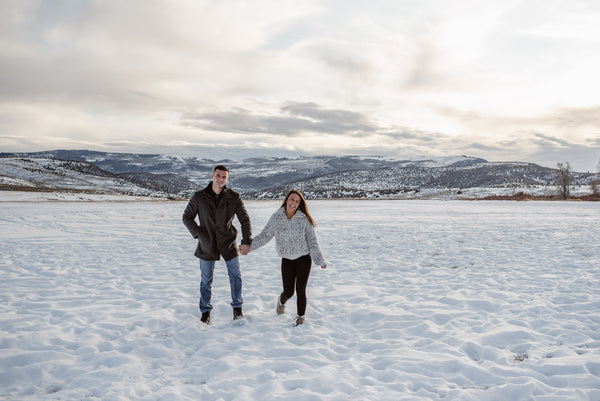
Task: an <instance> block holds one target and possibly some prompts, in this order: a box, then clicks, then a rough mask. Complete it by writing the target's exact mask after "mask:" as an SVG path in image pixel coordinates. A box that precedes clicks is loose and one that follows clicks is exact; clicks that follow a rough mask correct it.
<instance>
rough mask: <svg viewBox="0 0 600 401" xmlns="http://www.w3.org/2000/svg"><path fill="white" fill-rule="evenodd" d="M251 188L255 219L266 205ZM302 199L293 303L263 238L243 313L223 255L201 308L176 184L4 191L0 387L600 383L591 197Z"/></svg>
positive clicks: (555, 395) (164, 396)
mask: <svg viewBox="0 0 600 401" xmlns="http://www.w3.org/2000/svg"><path fill="white" fill-rule="evenodd" d="M2 199H3V198H2V197H0V201H1V200H2ZM9 200H10V199H9ZM246 204H247V208H248V210H249V212H250V215H251V217H252V219H253V226H254V231H255V234H258V232H259V231H260V229H261V228H262V227H263V226H264V224H265V223H266V221H267V219H268V217H269V216H270V215H271V214H272V213H273V212H274V211H275V209H276V208H277V207H278V206H279V202H271V201H269V202H250V201H249V202H247V203H246ZM309 206H310V209H311V211H312V214H313V217H315V218H316V220H317V233H318V235H319V238H320V242H321V246H322V248H323V251H324V253H325V256H326V257H327V261H328V267H327V269H325V270H322V269H320V268H318V267H313V271H312V274H311V278H310V280H309V288H308V296H309V300H308V309H307V322H306V323H305V324H304V325H303V326H299V327H292V318H293V316H294V313H293V312H294V310H295V303H294V302H295V298H292V300H290V302H289V306H288V312H287V313H286V314H284V315H280V316H277V315H276V314H275V298H276V295H277V294H278V293H279V291H280V288H281V284H280V272H279V259H278V258H277V256H276V255H275V251H274V247H273V244H269V245H268V246H266V247H264V248H262V249H260V250H258V251H256V252H255V253H252V254H250V255H248V256H244V257H241V266H242V272H243V279H244V301H245V303H244V312H245V314H246V316H247V318H246V320H247V322H246V324H245V325H243V326H235V325H232V323H231V314H232V312H231V308H230V306H229V302H230V299H229V284H228V279H227V274H226V269H225V265H224V263H223V262H219V263H218V264H217V269H216V276H215V283H214V293H213V305H214V307H215V309H214V311H213V324H212V325H211V326H205V325H203V324H202V323H201V322H200V318H199V311H198V307H197V303H198V285H199V279H200V277H199V276H200V274H199V269H198V262H197V260H196V258H194V256H193V251H194V247H195V243H194V240H193V239H192V238H191V236H190V235H189V234H188V232H187V230H186V229H185V227H184V226H183V224H182V223H181V214H182V212H183V209H184V207H185V202H110V201H102V202H47V201H32V202H25V201H23V199H21V200H20V201H19V202H14V201H12V202H11V201H6V199H4V201H2V202H0V210H1V212H0V228H1V233H0V268H1V272H2V280H1V287H0V399H2V400H203V401H204V400H294V401H308V400H311V401H312V400H377V401H380V400H473V401H482V400H494V401H496V400H510V401H518V400H537V401H549V400H556V401H559V400H560V401H563V400H596V401H597V400H600V296H599V295H598V294H600V267H599V266H600V229H599V227H600V224H599V223H600V204H598V203H593V202H495V201H494V202H492V201H489V202H473V201H471V202H468V201H312V202H310V204H309Z"/></svg>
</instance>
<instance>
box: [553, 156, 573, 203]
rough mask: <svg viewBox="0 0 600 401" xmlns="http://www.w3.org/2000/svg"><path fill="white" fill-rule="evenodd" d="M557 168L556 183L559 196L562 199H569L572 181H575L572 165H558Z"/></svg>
mask: <svg viewBox="0 0 600 401" xmlns="http://www.w3.org/2000/svg"><path fill="white" fill-rule="evenodd" d="M556 167H558V172H557V175H556V183H557V185H558V190H559V195H560V196H561V198H562V199H569V196H571V181H573V176H572V175H571V165H569V162H567V163H565V164H562V163H558V164H557V165H556Z"/></svg>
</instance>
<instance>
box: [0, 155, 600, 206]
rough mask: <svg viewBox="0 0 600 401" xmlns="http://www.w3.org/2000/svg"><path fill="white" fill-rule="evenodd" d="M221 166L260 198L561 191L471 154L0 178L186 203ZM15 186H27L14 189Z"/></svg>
mask: <svg viewBox="0 0 600 401" xmlns="http://www.w3.org/2000/svg"><path fill="white" fill-rule="evenodd" d="M66 160H68V161H66ZM217 164H225V165H227V166H228V167H229V169H230V171H231V174H230V180H229V184H230V186H231V187H232V188H234V189H236V190H237V191H239V192H241V193H243V194H245V195H246V197H248V198H257V199H265V198H266V199H271V198H280V197H281V196H283V195H284V194H285V193H286V192H287V191H288V190H289V189H290V188H298V189H301V190H303V191H304V192H306V194H307V196H309V197H311V198H340V197H347V198H372V197H378V198H381V197H384V198H385V197H388V198H389V197H407V196H411V197H421V196H423V195H426V196H427V197H431V196H436V194H441V193H448V192H449V190H450V192H453V193H454V195H460V194H464V193H470V194H472V195H474V197H478V196H477V193H480V194H485V195H487V194H489V192H490V191H489V190H490V189H495V193H498V192H501V193H506V192H507V191H508V192H511V193H515V192H518V191H524V192H528V191H529V192H531V191H532V189H535V192H538V193H539V192H540V190H541V191H542V192H544V194H546V193H548V192H553V193H556V188H555V183H556V170H555V169H550V168H547V167H541V166H538V165H536V164H532V163H523V162H488V161H486V160H484V159H481V158H476V157H469V156H457V157H445V158H437V159H431V158H415V159H410V160H409V159H390V158H384V157H380V156H372V157H359V156H313V157H308V156H304V157H297V158H276V157H261V158H251V159H245V160H211V159H209V158H202V157H180V156H168V155H160V154H131V153H104V152H92V151H85V150H83V151H48V152H40V153H29V154H7V153H4V154H0V176H4V179H3V180H4V185H3V188H5V189H11V188H13V187H15V186H16V187H19V186H22V187H26V186H29V187H30V188H38V189H39V188H42V189H44V188H47V187H50V188H68V189H70V190H76V189H78V190H82V191H92V190H93V191H97V192H103V193H112V192H119V193H125V194H131V193H133V194H138V193H140V194H144V195H148V194H151V193H155V192H159V193H161V194H162V195H163V196H164V195H165V194H166V195H167V196H172V197H187V196H190V195H191V194H192V193H193V192H194V191H195V190H197V189H198V188H201V187H204V186H205V185H206V184H207V183H208V182H209V180H210V174H211V172H212V169H213V168H214V166H215V165H217ZM15 165H19V166H20V167H19V168H16V167H15ZM44 175H45V176H44ZM84 177H85V178H84ZM573 178H574V181H573V184H574V185H575V186H581V185H584V186H587V185H589V184H590V182H591V181H592V180H594V179H596V180H597V179H598V178H599V177H598V176H597V175H594V174H589V173H573ZM9 180H12V181H11V183H9ZM14 180H21V181H23V182H24V184H23V185H21V184H14V183H15V182H16V181H14ZM0 183H2V181H0ZM588 190H589V188H586V189H585V191H588Z"/></svg>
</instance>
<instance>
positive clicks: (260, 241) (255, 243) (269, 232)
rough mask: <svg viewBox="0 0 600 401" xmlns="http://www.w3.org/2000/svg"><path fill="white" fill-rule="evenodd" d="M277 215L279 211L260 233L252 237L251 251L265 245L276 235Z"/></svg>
mask: <svg viewBox="0 0 600 401" xmlns="http://www.w3.org/2000/svg"><path fill="white" fill-rule="evenodd" d="M276 215H277V213H274V214H273V215H272V216H271V218H270V219H269V221H268V222H267V225H266V226H265V228H263V230H262V231H261V232H260V234H258V235H257V236H256V237H254V238H253V239H252V243H251V244H250V252H252V251H254V250H256V249H258V248H260V247H261V246H263V245H266V244H267V243H268V242H269V241H271V240H272V239H273V237H274V236H275V223H276Z"/></svg>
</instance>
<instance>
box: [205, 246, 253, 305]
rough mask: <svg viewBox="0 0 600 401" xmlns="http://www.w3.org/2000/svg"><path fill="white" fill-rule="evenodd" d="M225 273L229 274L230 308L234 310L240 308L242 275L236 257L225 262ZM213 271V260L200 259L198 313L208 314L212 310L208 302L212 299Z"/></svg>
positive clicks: (241, 301)
mask: <svg viewBox="0 0 600 401" xmlns="http://www.w3.org/2000/svg"><path fill="white" fill-rule="evenodd" d="M225 264H226V265H227V273H228V274H229V287H230V289H231V306H232V307H234V308H241V307H242V303H243V300H242V273H241V272H240V262H239V260H238V258H237V257H235V258H233V259H230V260H226V261H225ZM214 271H215V261H214V260H204V259H200V274H201V279H200V304H199V306H200V312H202V313H204V312H209V311H211V310H212V305H211V303H210V300H211V298H212V283H213V275H214Z"/></svg>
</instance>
